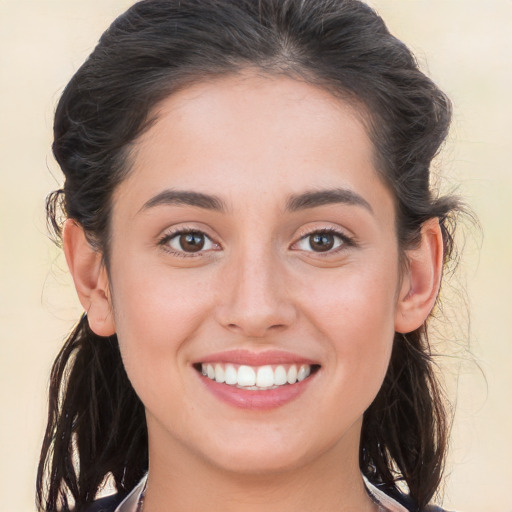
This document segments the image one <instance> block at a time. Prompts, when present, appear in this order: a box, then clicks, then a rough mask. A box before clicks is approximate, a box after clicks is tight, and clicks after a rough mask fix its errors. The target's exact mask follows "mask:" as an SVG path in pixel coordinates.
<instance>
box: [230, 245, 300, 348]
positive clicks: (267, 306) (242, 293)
mask: <svg viewBox="0 0 512 512" xmlns="http://www.w3.org/2000/svg"><path fill="white" fill-rule="evenodd" d="M257 245H259V244H257ZM227 272H229V274H230V277H229V278H228V281H229V285H228V286H227V290H226V291H227V294H226V296H225V297H223V300H222V304H221V305H220V308H221V315H220V320H221V322H222V323H223V324H224V326H225V327H227V328H229V329H231V330H237V331H240V332H241V333H243V334H244V335H245V336H247V337H255V338H259V337H264V336H265V335H266V334H267V332H268V330H269V329H273V330H275V329H277V328H281V329H283V328H285V327H286V326H288V325H290V324H291V322H293V319H294V318H295V310H294V307H293V304H292V301H291V298H290V297H289V296H288V294H287V293H286V286H285V281H286V269H285V268H284V265H283V262H282V260H281V258H279V255H278V254H276V251H274V250H273V248H272V246H271V244H263V246H262V245H259V246H258V247H255V246H254V245H253V244H249V245H248V246H247V247H241V248H240V249H239V250H238V251H237V255H236V257H235V258H234V260H233V261H232V262H231V264H230V268H229V270H228V271H227ZM226 284H227V283H226Z"/></svg>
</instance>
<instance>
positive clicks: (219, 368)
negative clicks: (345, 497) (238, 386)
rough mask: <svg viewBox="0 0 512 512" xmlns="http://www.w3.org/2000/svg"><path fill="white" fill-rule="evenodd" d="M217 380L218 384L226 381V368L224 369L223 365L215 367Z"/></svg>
mask: <svg viewBox="0 0 512 512" xmlns="http://www.w3.org/2000/svg"><path fill="white" fill-rule="evenodd" d="M215 380H216V381H217V382H224V381H225V380H226V377H225V374H224V368H223V367H222V365H221V364H216V365H215Z"/></svg>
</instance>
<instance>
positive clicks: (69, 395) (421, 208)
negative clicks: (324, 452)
mask: <svg viewBox="0 0 512 512" xmlns="http://www.w3.org/2000/svg"><path fill="white" fill-rule="evenodd" d="M248 67H251V68H256V69H260V70H262V71H263V72H266V73H270V74H274V75H275V74H285V75H288V76H292V77H297V78H300V79H301V80H307V81H308V82H310V83H312V84H316V85H318V86H319V87H323V88H326V89H328V90H329V91H331V92H332V93H333V94H335V95H339V96H341V97H343V98H344V99H345V100H348V101H350V102H352V103H353V104H354V105H356V106H357V108H359V109H360V110H364V113H365V115H366V117H367V118H368V131H369V134H370V136H371V138H372V140H373V143H374V145H375V149H376V167H377V169H378V171H379V172H380V173H381V175H382V178H383V180H384V181H385V183H386V184H387V185H388V186H389V187H390V189H391V190H392V192H393V194H394V197H395V203H396V214H397V233H398V239H399V243H400V248H401V250H402V254H403V252H404V251H405V250H406V249H408V248H410V247H411V246H413V245H414V244H415V243H417V242H418V239H419V236H420V230H421V226H422V224H423V223H424V222H425V221H426V220H427V219H430V218H438V219H439V222H440V225H441V229H442V232H443V236H444V241H445V262H448V261H449V260H450V255H451V250H452V230H451V226H453V223H452V222H451V221H450V219H451V216H452V214H453V212H454V211H456V209H457V207H458V206H457V201H456V200H455V199H454V198H451V197H442V198H439V197H436V196H435V195H434V194H433V192H432V190H431V186H430V165H431V161H432V159H433V157H434V156H435V155H436V153H437V151H438V150H439V147H440V145H441V144H442V142H443V140H444V139H445V137H446V134H447V131H448V127H449V123H450V115H451V114H450V102H449V100H448V99H447V97H446V96H445V95H444V94H443V93H442V92H441V91H440V90H439V89H438V88H437V87H436V85H435V84H434V83H433V82H432V81H431V80H430V79H429V78H428V77H426V76H425V75H424V74H423V73H422V72H421V71H420V70H419V69H418V66H417V64H416V61H415V59H414V57H413V55H412V54H411V52H410V51H409V50H408V49H407V47H406V46H405V45H404V44H403V43H402V42H401V41H399V40H398V39H396V38H395V37H394V36H392V35H391V34H390V33H389V31H388V30H387V28H386V26H385V24H384V22H383V21H382V19H381V18H380V17H379V16H378V15H377V14H376V13H375V12H374V11H373V10H372V9H371V8H370V7H368V6H367V5H366V4H364V3H362V2H360V1H357V0H145V1H142V2H139V3H137V4H135V5H134V6H133V7H131V8H130V9H129V10H128V11H127V12H126V13H124V14H123V15H122V16H120V17H119V18H117V19H116V20H115V21H114V23H113V24H112V25H111V27H110V28H109V29H108V30H107V31H106V32H105V33H104V34H103V36H102V37H101V39H100V41H99V43H98V45H97V47H96V48H95V50H94V51H93V53H92V54H91V55H90V56H89V58H88V59H87V61H86V62H85V63H84V64H83V65H82V67H81V68H80V69H79V70H78V71H77V73H76V74H75V75H74V77H73V78H72V79H71V81H70V82H69V84H68V85H67V87H66V89H65V90H64V93H63V94H62V97H61V99H60V101H59V104H58V107H57V110H56V114H55V125H54V135H55V140H54V143H53V152H54V155H55V158H56V159H57V162H58V163H59V165H60V166H61V168H62V171H63V173H64V175H65V183H64V187H63V189H61V190H57V191H56V192H54V193H53V194H51V195H50V196H49V198H48V200H47V210H48V218H49V221H50V224H51V226H52V227H53V229H54V231H55V233H56V235H57V236H60V229H61V227H60V221H61V220H62V216H64V217H67V218H73V219H75V220H76V221H77V222H79V223H80V224H81V225H82V226H83V228H84V229H85V231H86V233H87V235H88V237H89V240H90V242H91V244H93V245H94V246H95V247H96V248H97V250H98V251H101V252H102V253H103V255H104V260H105V263H106V265H107V266H108V248H109V243H108V242H109V220H110V209H111V198H112V194H113V191H114V190H115V188H116V186H117V185H118V184H119V183H120V182H121V181H122V180H123V179H124V177H125V176H126V175H127V173H129V172H130V166H129V150H130V146H131V144H132V143H133V142H134V141H135V140H136V139H137V138H138V137H139V136H140V135H141V133H143V132H144V130H145V129H147V127H148V126H149V125H150V124H151V122H152V117H151V115H152V113H153V112H154V111H155V107H156V105H157V104H158V103H159V102H160V101H161V100H163V99H164V98H165V97H167V96H168V95H169V94H172V93H173V92H175V91H176V90H178V89H179V88H181V87H184V86H186V85H187V84H191V83H194V82H197V81H202V80H207V79H208V77H210V76H218V75H225V74H229V73H237V72H240V71H242V70H244V69H246V68H248ZM447 431H448V422H447V416H446V413H445V408H444V405H443V399H442V394H441V391H440V387H439V384H438V382H437V380H436V377H435V374H434V371H433V363H432V358H431V352H430V348H429V343H428V338H427V325H426V323H425V325H423V326H422V327H421V328H419V329H418V330H416V331H414V332H411V333H408V334H407V335H402V334H396V335H395V340H394V348H393V353H392V358H391V363H390V366H389V369H388V372H387V375H386V378H385V381H384V383H383V386H382V388H381V390H380V392H379V394H378V396H377V398H376V399H375V401H374V402H373V403H372V405H371V406H370V407H369V408H368V410H367V411H366V412H365V415H364V421H363V429H362V438H361V449H360V466H361V471H362V472H363V474H364V475H366V477H367V478H368V479H369V480H370V481H371V482H373V483H374V484H375V485H378V486H380V487H381V488H383V489H384V490H385V491H386V492H388V493H390V494H391V495H394V496H396V497H398V498H399V497H400V492H401V491H400V486H399V485H397V483H398V482H400V481H403V482H405V484H406V485H407V488H408V492H409V494H410V496H411V498H412V500H413V501H414V503H415V504H416V507H417V510H422V509H423V508H424V506H425V505H426V504H427V503H428V502H429V500H430V499H431V498H432V496H433V495H434V493H435V492H436V489H437V488H438V486H439V483H440V478H441V474H442V469H443V461H444V456H445V450H446V443H447ZM147 466H148V451H147V432H146V426H145V416H144V407H143V405H142V403H141V402H140V400H139V398H138V397H137V395H136V394H135V392H134V390H133V388H132V387H131V385H130V382H129V380H128V377H127V375H126V373H125V371H124V368H123V364H122V361H121V356H120V353H119V347H118V343H117V338H116V336H115V335H114V336H112V337H110V338H100V337H99V336H97V335H96V334H94V333H93V332H92V331H91V330H90V328H89V325H88V322H87V317H86V316H85V315H84V316H83V317H82V319H81V320H80V322H79V323H78V325H77V327H76V328H75V330H74V331H73V332H72V333H71V335H70V336H69V338H68V340H67V341H66V344H65V345H64V347H63V349H62V350H61V352H60V354H59V355H58V357H57V359H56V361H55V363H54V366H53V369H52V374H51V384H50V407H49V417H48V426H47V430H46V434H45V438H44V442H43V447H42V451H41V458H40V463H39V470H38V476H37V499H38V506H39V510H45V511H55V510H64V511H67V510H70V509H73V510H76V511H77V512H79V511H80V510H81V509H82V508H83V506H84V505H85V504H87V503H89V502H91V501H92V500H94V498H95V496H96V494H97V491H98V489H99V487H100V485H101V483H102V481H103V480H104V479H105V477H107V476H109V475H110V476H112V477H113V480H114V483H115V485H116V487H117V489H118V491H119V492H121V493H125V492H127V491H129V490H130V489H131V488H132V487H133V486H134V485H135V484H136V483H137V481H138V480H139V479H140V478H141V477H142V475H143V474H144V472H145V471H146V470H147ZM69 497H71V498H72V499H71V502H68V498H69Z"/></svg>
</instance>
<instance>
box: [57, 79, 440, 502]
mask: <svg viewBox="0 0 512 512" xmlns="http://www.w3.org/2000/svg"><path fill="white" fill-rule="evenodd" d="M156 113H157V115H158V120H157V122H156V123H155V124H154V125H153V126H152V127H151V128H150V129H149V130H148V131H147V132H146V133H145V134H143V135H142V136H141V137H140V139H139V140H138V141H137V142H136V144H135V146H134V148H133V150H132V154H131V171H130V173H129V175H128V177H127V178H126V179H125V180H124V181H123V182H122V183H121V184H120V185H119V187H118V188H117V190H116V191H115V193H114V203H113V213H112V219H111V233H112V238H111V246H110V260H109V262H108V273H107V270H106V268H105V266H104V264H103V259H102V254H101V253H100V252H98V251H95V250H94V249H93V248H91V246H90V245H89V244H88V243H87V240H86V239H85V236H84V233H83V230H82V228H81V227H80V225H79V224H78V223H76V222H75V221H74V220H68V221H67V223H66V226H65V231H64V243H65V252H66V257H67V261H68V264H69V267H70V269H71V273H72V274H73V278H74V281H75V285H76V288H77V291H78V294H79V296H80V300H81V302H82V305H83V307H84V308H85V310H86V311H87V312H88V318H89V323H90V325H91V328H92V329H93V330H94V331H95V332H96V333H98V334H100V335H111V334H113V333H114V332H115V333H117V336H118V339H119V344H120V349H121V353H122V357H123V361H124V364H125V367H126V371H127V373H128V376H129V378H130V380H131V382H132V384H133V386H134V388H135V390H136V392H137V394H138V395H139V397H140V398H141V400H142V402H143V403H144V406H145V408H146V418H147V425H148V434H149V450H150V469H149V480H148V490H147V495H146V502H145V508H144V512H160V511H183V512H184V511H191V510H209V511H221V510H222V512H226V511H239V510H244V511H246V512H250V511H265V512H273V511H279V512H286V511H290V512H291V511H292V510H293V511H294V512H297V511H299V512H300V511H304V512H306V511H307V512H312V511H330V512H332V511H334V510H336V511H340V512H341V511H349V510H351V511H353V510H358V511H369V510H375V504H373V503H372V502H371V501H370V499H369V498H368V496H367V494H366V492H365V490H364V486H363V482H362V479H361V475H360V471H359V466H358V457H359V439H360V431H361V424H362V416H363V413H364V411H365V410H366V408H367V407H368V406H369V405H370V403H371V402H372V400H373V399H374V398H375V396H376V394H377V392H378V390H379V388H380V386H381V384H382V381H383V379H384V376H385V373H386V369H387V366H388V363H389V358H390V355H391V348H392V342H393V335H394V332H395V331H398V332H410V331H412V330H414V329H415V328H417V327H419V326H420V325H421V324H422V323H423V322H424V320H425V318H426V317H427V316H428V314H429V313H430V311H431V309H432V307H433V305H434V302H435V299H436V296H437V293H438V288H439V282H440V275H441V268H442V237H441V233H440V229H439V224H438V222H437V219H431V220H430V221H428V222H426V223H425V224H424V226H423V229H422V238H421V243H420V244H419V246H417V247H415V248H412V249H410V250H407V251H406V257H407V262H408V264H407V266H406V267H407V268H406V269H405V270H404V268H403V266H401V265H400V260H399V248H398V244H397V236H396V230H395V211H394V203H393V197H392V195H391V193H390V191H389V190H388V188H387V187H386V186H385V185H384V183H383V182H382V180H381V179H380V177H379V175H378V173H377V171H376V169H375V166H374V161H375V159H374V147H373V145H372V143H371V141H370V139H369V137H368V135H367V133H366V130H365V127H364V123H363V121H362V117H361V113H360V112H358V111H356V110H355V109H354V108H353V107H351V106H350V105H348V104H346V103H344V102H342V101H341V100H339V99H336V98H334V97H333V96H332V95H330V94H329V93H328V92H326V91H324V90H322V89H320V88H317V87H315V86H313V85H310V84H307V83H304V82H301V81H297V80H294V79H291V78H286V77H272V76H261V75H257V74H256V73H254V72H251V71H247V72H245V73H243V74H240V75H236V76H228V77H223V78H219V79H217V80H209V81H208V83H201V82H200V83H197V84H195V85H193V86H190V87H189V88H186V89H184V90H182V91H180V92H178V93H176V94H174V95H172V96H170V97H169V98H167V99H166V100H164V101H163V102H162V103H161V104H160V105H159V107H158V109H157V111H156ZM198 194H201V195H198ZM183 232H188V233H189V234H190V232H192V235H193V240H192V244H191V243H189V242H190V239H189V240H187V239H186V236H185V235H183ZM315 235H316V238H315ZM318 235H320V239H319V238H318ZM322 236H323V238H322ZM319 241H320V243H318V242H319ZM194 244H195V245H194ZM197 247H200V250H197ZM231 349H245V350H248V351H250V352H257V353H259V352H265V351H271V350H281V351H285V352H287V353H290V354H293V355H296V356H297V357H305V358H308V359H311V360H312V361H315V362H316V363H317V364H318V365H320V369H319V370H318V371H317V372H316V373H315V374H314V375H312V376H311V377H310V381H309V382H308V384H307V387H306V388H305V391H304V392H303V393H302V394H301V395H300V396H299V397H298V398H297V399H295V400H292V401H290V402H288V403H286V404H285V405H283V406H280V407H277V408H272V409H270V410H264V411H261V410H258V411H255V410H250V409H243V408H237V407H233V406H231V405H229V404H227V403H225V402H223V401H221V400H219V399H218V398H217V397H216V396H214V395H213V394H212V393H210V392H209V391H208V390H207V388H206V387H205V386H204V383H203V382H202V380H201V376H200V374H199V373H198V372H197V370H196V369H195V368H194V366H193V365H194V364H195V363H197V362H200V361H201V360H202V359H203V358H205V357H207V356H209V355H211V354H216V353H218V352H221V351H225V350H231ZM255 392H257V391H255Z"/></svg>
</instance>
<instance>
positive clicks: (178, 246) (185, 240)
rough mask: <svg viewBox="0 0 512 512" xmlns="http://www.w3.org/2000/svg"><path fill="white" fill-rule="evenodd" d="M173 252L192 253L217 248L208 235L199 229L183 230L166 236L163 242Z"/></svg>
mask: <svg viewBox="0 0 512 512" xmlns="http://www.w3.org/2000/svg"><path fill="white" fill-rule="evenodd" d="M163 243H164V244H165V245H168V246H169V247H170V248H171V249H172V250H173V251H174V252H176V253H183V254H192V253H196V252H201V251H209V250H211V249H216V248H218V246H217V244H215V243H214V242H212V240H211V239H210V237H208V236H207V235H206V234H204V233H202V232H201V231H185V232H181V233H176V234H174V235H172V236H169V237H166V238H165V239H164V242H163Z"/></svg>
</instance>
